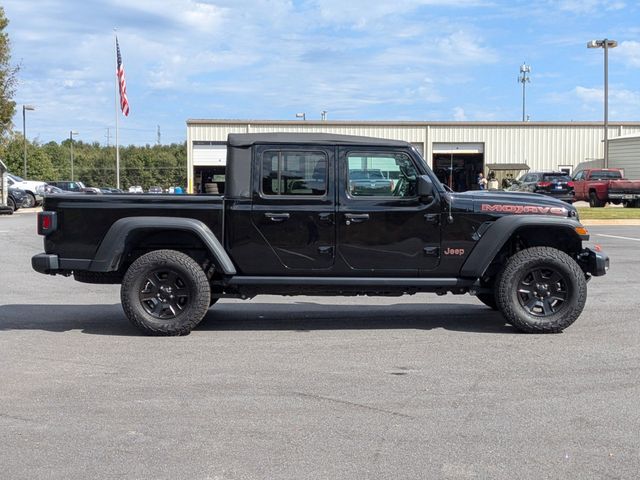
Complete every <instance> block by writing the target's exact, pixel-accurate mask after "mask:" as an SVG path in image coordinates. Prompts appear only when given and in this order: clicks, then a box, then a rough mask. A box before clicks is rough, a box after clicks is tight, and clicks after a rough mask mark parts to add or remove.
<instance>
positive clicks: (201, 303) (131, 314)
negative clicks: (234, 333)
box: [120, 250, 211, 336]
mask: <svg viewBox="0 0 640 480" xmlns="http://www.w3.org/2000/svg"><path fill="white" fill-rule="evenodd" d="M159 272H161V273H159ZM162 272H168V273H162ZM164 275H166V278H170V276H171V278H173V277H175V278H176V279H177V280H175V282H178V283H177V285H178V286H179V288H180V290H178V289H177V288H176V289H175V291H174V293H175V295H176V297H179V295H178V291H182V292H183V293H182V294H181V295H182V298H183V299H186V300H185V303H184V305H182V306H181V307H180V309H179V311H178V312H177V313H176V312H175V311H174V310H176V309H175V308H173V305H172V308H171V309H170V308H165V307H164V305H168V303H164V300H163V301H162V302H158V301H156V300H155V298H149V299H146V300H144V299H143V297H144V298H146V297H147V296H149V295H150V294H149V292H151V293H154V292H153V288H154V286H153V285H152V286H149V280H150V279H160V282H156V285H155V288H156V291H158V292H159V290H158V289H159V288H160V287H158V285H161V286H164V285H163V284H162V281H164V280H162V277H163V276H164ZM167 281H169V280H167ZM180 285H181V287H180ZM210 288H211V287H210V285H209V280H208V279H207V275H206V274H205V273H204V271H203V270H202V268H201V267H200V265H199V264H198V263H197V262H196V261H195V260H194V259H193V258H191V257H190V256H188V255H186V254H184V253H182V252H178V251H175V250H155V251H153V252H149V253H147V254H145V255H142V256H141V257H139V258H138V259H137V260H136V261H135V262H133V263H132V264H131V266H130V267H129V269H128V270H127V272H126V273H125V275H124V278H123V281H122V287H121V290H120V298H121V301H122V308H123V309H124V312H125V314H126V315H127V318H129V320H130V321H131V323H133V324H134V325H135V326H136V327H138V328H139V329H141V330H142V331H144V332H145V333H147V334H149V335H165V336H169V335H187V334H189V332H191V330H192V329H193V328H194V327H195V326H196V325H197V324H198V323H199V322H200V321H201V320H202V318H203V317H204V315H205V314H206V313H207V309H208V308H209V302H210V300H211V290H210ZM163 295H165V296H168V294H167V293H165V292H163ZM171 298H172V299H173V298H174V297H171ZM165 300H166V298H165ZM152 301H153V302H156V303H155V304H152V305H158V303H160V304H161V309H162V311H161V312H160V313H159V314H162V313H163V312H165V311H167V310H170V311H174V315H173V316H170V317H167V318H159V317H158V315H159V314H155V315H154V314H152V313H150V312H149V310H150V309H151V310H153V308H151V307H149V303H148V302H152ZM166 301H167V302H170V301H169V300H166ZM143 302H144V303H143ZM171 302H177V300H171ZM154 311H155V310H154ZM169 315H171V313H169Z"/></svg>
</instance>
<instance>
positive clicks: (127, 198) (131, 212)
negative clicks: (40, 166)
mask: <svg viewBox="0 0 640 480" xmlns="http://www.w3.org/2000/svg"><path fill="white" fill-rule="evenodd" d="M222 207H223V197H221V196H217V195H216V196H213V195H151V194H115V195H114V194H112V195H91V194H83V195H65V194H60V195H47V196H46V197H45V199H44V204H43V210H45V211H47V210H48V211H55V212H56V214H57V222H58V225H59V226H60V227H63V228H58V229H57V230H56V231H55V232H53V233H52V234H51V235H48V236H47V237H46V238H45V252H46V253H52V252H55V253H56V254H58V255H59V256H61V257H66V258H76V259H90V258H93V257H94V255H95V253H96V250H97V249H98V247H99V246H100V243H101V242H102V240H103V238H104V237H105V235H106V233H107V231H108V230H109V228H110V227H111V226H112V225H113V224H114V223H115V222H116V221H117V220H120V219H121V218H125V217H137V216H145V217H149V216H152V217H185V218H192V219H197V220H200V221H202V222H203V223H204V224H206V225H207V226H208V227H209V228H210V229H211V231H212V232H213V233H214V234H215V235H216V236H219V237H220V238H221V233H222V217H223V213H222V212H223V208H222Z"/></svg>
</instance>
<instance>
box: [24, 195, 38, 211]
mask: <svg viewBox="0 0 640 480" xmlns="http://www.w3.org/2000/svg"><path fill="white" fill-rule="evenodd" d="M24 206H25V207H26V208H32V207H35V206H36V196H35V195H34V194H33V193H31V192H27V198H26V199H25V201H24Z"/></svg>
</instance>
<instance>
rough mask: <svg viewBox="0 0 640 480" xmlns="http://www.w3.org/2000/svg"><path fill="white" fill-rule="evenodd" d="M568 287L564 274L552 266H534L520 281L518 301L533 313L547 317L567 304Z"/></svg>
mask: <svg viewBox="0 0 640 480" xmlns="http://www.w3.org/2000/svg"><path fill="white" fill-rule="evenodd" d="M568 288H569V287H568V283H567V280H566V279H565V278H564V276H563V274H562V273H561V272H559V271H558V270H556V269H555V268H553V267H552V266H542V267H534V268H532V269H531V270H529V271H528V272H525V274H524V275H523V276H522V278H521V280H520V282H519V283H518V301H519V302H520V305H521V306H522V307H523V308H524V309H525V310H526V311H527V312H529V313H530V314H531V315H534V316H536V317H545V316H548V315H552V314H554V313H558V312H559V311H561V310H562V309H563V308H564V307H565V306H566V304H567V299H568V298H569V295H570V292H569V291H568Z"/></svg>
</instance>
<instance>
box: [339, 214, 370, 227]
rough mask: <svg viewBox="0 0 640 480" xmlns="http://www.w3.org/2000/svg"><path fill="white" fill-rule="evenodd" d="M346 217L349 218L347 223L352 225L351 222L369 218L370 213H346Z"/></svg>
mask: <svg viewBox="0 0 640 480" xmlns="http://www.w3.org/2000/svg"><path fill="white" fill-rule="evenodd" d="M344 218H346V219H347V221H346V223H347V225H351V222H353V223H360V222H364V221H366V220H369V214H368V213H345V214H344Z"/></svg>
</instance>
